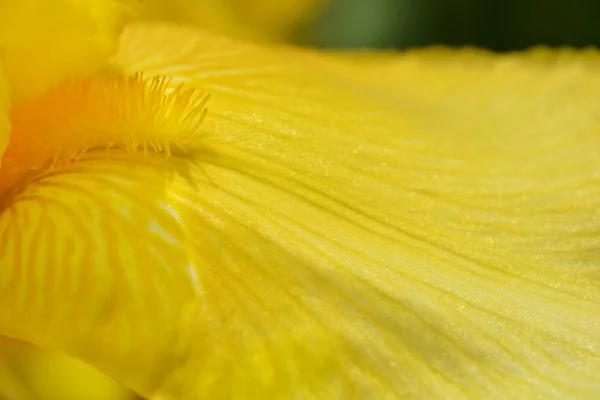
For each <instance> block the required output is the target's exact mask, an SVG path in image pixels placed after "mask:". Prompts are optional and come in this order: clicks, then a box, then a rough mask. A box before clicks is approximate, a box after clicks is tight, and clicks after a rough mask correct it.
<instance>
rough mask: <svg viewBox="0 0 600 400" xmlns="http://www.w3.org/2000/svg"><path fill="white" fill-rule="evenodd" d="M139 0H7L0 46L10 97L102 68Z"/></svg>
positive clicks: (0, 9) (1, 9)
mask: <svg viewBox="0 0 600 400" xmlns="http://www.w3.org/2000/svg"><path fill="white" fill-rule="evenodd" d="M137 3H138V0H8V1H3V2H2V3H0V51H1V54H2V63H3V64H4V69H5V72H6V74H7V77H8V80H9V82H10V85H11V91H12V96H13V98H16V99H20V98H24V97H29V96H32V95H35V94H39V93H41V92H42V91H44V90H45V89H47V88H48V87H50V86H53V85H56V84H57V83H59V82H60V81H62V80H63V79H66V78H68V77H73V76H81V75H85V74H88V73H91V72H94V71H96V70H97V69H99V68H102V67H103V65H104V64H105V62H106V60H107V59H108V57H109V56H110V55H111V54H112V53H113V51H114V50H115V47H116V45H117V40H118V36H119V34H120V32H121V30H122V28H123V26H124V24H125V22H126V21H128V20H129V19H131V17H132V15H133V11H134V8H135V5H136V4H137Z"/></svg>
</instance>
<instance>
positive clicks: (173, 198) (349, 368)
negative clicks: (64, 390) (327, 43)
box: [0, 25, 600, 399]
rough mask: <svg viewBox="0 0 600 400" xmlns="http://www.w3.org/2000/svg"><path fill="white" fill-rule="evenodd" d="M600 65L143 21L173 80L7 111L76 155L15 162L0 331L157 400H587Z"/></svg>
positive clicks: (598, 202)
mask: <svg viewBox="0 0 600 400" xmlns="http://www.w3.org/2000/svg"><path fill="white" fill-rule="evenodd" d="M599 59H600V57H599V56H597V55H596V53H581V52H579V53H576V52H571V51H564V52H555V53H547V52H545V51H543V50H540V51H538V52H536V53H532V54H516V55H506V56H492V55H490V54H486V53H482V52H476V51H456V52H448V51H442V50H431V51H425V52H415V53H407V54H404V55H401V56H392V55H382V56H380V57H379V59H378V60H377V62H374V61H373V60H369V59H368V58H366V57H365V56H362V55H331V54H327V55H319V54H317V53H312V52H305V51H302V50H295V49H287V48H274V47H262V46H258V45H251V44H244V43H240V42H235V41H230V40H226V39H222V38H219V37H216V36H211V35H207V34H202V33H199V32H196V31H194V30H191V29H190V30H187V29H182V28H174V27H169V26H162V27H161V26H157V25H139V26H133V27H131V28H129V29H128V30H127V31H126V33H125V35H124V37H123V43H122V47H121V50H120V52H119V54H118V55H117V56H116V58H115V59H114V63H115V65H116V66H118V67H119V68H120V69H121V70H124V71H127V72H131V73H133V72H135V71H144V72H145V74H146V76H147V77H150V76H153V75H168V76H171V77H172V80H171V81H170V82H165V83H164V85H157V84H153V83H152V81H150V83H147V84H144V83H143V82H141V81H140V80H139V79H137V78H131V79H130V80H127V79H125V80H123V79H122V78H119V79H121V81H120V82H129V84H122V85H120V86H119V85H117V86H118V87H119V89H117V90H118V92H117V93H116V94H115V92H110V93H113V94H112V95H111V96H110V98H111V99H113V101H108V102H107V101H95V102H94V101H90V99H93V98H95V96H93V97H92V98H88V97H86V94H87V93H89V92H88V91H87V90H82V87H85V85H72V86H70V87H66V88H64V90H63V89H61V90H58V91H56V92H54V93H49V94H48V96H47V97H46V98H45V99H40V100H38V101H36V102H34V103H31V104H26V105H23V106H22V107H23V108H19V109H16V110H14V112H13V123H14V124H15V132H21V133H19V134H18V137H22V138H28V137H29V138H35V136H34V135H32V132H35V131H36V130H37V131H39V132H46V133H48V132H51V134H50V135H49V137H50V138H54V139H55V140H56V143H57V148H61V149H62V148H63V147H65V146H66V148H68V149H69V150H68V151H67V152H64V151H63V150H59V151H58V152H59V153H60V154H63V155H64V154H68V155H69V156H68V157H66V159H67V161H68V162H65V161H64V160H65V157H64V156H60V157H58V159H59V160H63V161H61V162H59V163H54V162H52V160H51V159H49V158H48V157H49V154H51V151H50V147H49V146H50V144H51V142H45V143H43V144H42V145H41V146H38V147H36V146H27V145H26V142H27V140H25V139H23V140H22V143H21V144H19V145H14V146H12V144H11V148H9V149H8V150H7V153H6V155H5V158H6V159H10V160H11V161H10V165H13V166H15V169H13V171H14V172H15V174H17V175H15V176H19V178H18V179H15V180H11V179H9V178H6V180H5V181H3V186H2V190H3V192H2V194H0V196H1V197H0V199H1V202H0V207H1V208H0V209H1V214H0V240H1V241H0V265H2V268H1V269H0V304H10V307H0V331H1V332H3V333H5V334H7V335H11V336H14V337H19V338H22V339H25V340H28V341H31V342H33V343H36V344H40V345H49V346H52V347H58V348H61V349H64V350H65V351H67V352H68V353H69V354H71V355H73V356H76V357H79V358H82V359H84V360H86V361H87V362H90V363H91V364H93V365H94V366H96V367H98V368H100V369H102V370H103V371H105V372H107V373H109V374H111V375H113V376H115V377H117V378H118V379H119V380H121V381H123V382H124V383H125V384H127V385H129V386H130V387H132V388H134V389H136V390H138V391H140V392H141V393H142V394H143V395H145V396H149V397H150V396H156V397H157V398H160V399H198V398H209V399H212V398H223V399H225V398H257V399H263V398H275V399H290V398H318V399H342V398H376V399H395V398H493V399H506V398H557V399H564V398H596V397H597V396H598V395H600V383H599V382H598V380H597V376H598V374H599V373H600V348H599V346H600V309H599V308H598V306H597V304H598V301H599V300H600V298H599V297H600V292H599V289H600V288H599V286H600V282H599V279H600V274H599V265H598V263H599V261H598V251H597V247H598V228H599V225H598V224H599V223H598V221H599V217H600V216H599V215H598V214H599V213H600V211H599V210H600V207H599V206H600V186H599V185H598V179H599V178H600V168H599V167H600V165H599V164H600V158H599V157H598V152H597V151H596V148H597V147H598V144H599V141H600V137H599V136H598V127H599V124H598V119H597V105H596V103H597V97H598V93H599V91H600V79H599V78H598V74H597V68H596V66H597V64H598V60H599ZM155 82H161V81H160V80H159V81H155ZM181 83H184V84H186V85H187V86H188V87H190V88H195V90H197V92H196V91H194V90H192V92H185V91H184V90H183V89H175V88H176V87H177V85H179V84H181ZM98 85H99V87H102V85H106V86H105V87H107V88H111V87H112V88H114V85H112V86H111V85H110V82H108V83H107V82H104V83H103V82H102V81H100V82H99V83H98ZM170 89H174V91H171V90H170ZM111 90H113V89H111ZM203 92H208V93H210V95H211V99H210V101H209V103H208V114H207V115H206V118H205V119H204V121H203V122H202V124H199V122H200V120H201V117H202V115H203V112H204V111H203V110H204V101H205V97H204V95H203V94H202V93H203ZM136 93H138V94H139V95H138V96H136V95H135V94H136ZM185 93H188V94H187V95H186V94H185ZM53 96H54V97H53ZM169 96H171V97H169ZM53 99H54V100H58V99H60V100H61V102H62V103H61V104H66V105H67V109H66V110H65V111H64V112H65V118H60V119H52V118H46V117H44V118H40V119H39V120H38V119H36V118H35V116H36V115H39V113H37V112H33V110H39V107H40V104H46V103H44V102H52V100H53ZM133 99H136V100H135V101H134V100H133ZM161 99H162V100H161ZM169 99H170V100H169ZM84 100H86V101H84ZM156 102H163V103H162V105H161V107H159V108H158V109H159V110H163V111H162V112H159V113H153V112H151V110H153V108H152V107H154V105H155V104H156ZM79 103H85V104H92V105H93V107H92V110H91V111H90V109H88V108H86V107H82V106H79ZM168 104H173V106H172V107H167V106H166V105H168ZM149 110H150V111H149ZM81 115H85V116H86V117H85V118H80V116H81ZM91 115H96V119H93V118H90V117H89V116H91ZM27 116H33V117H31V118H29V119H27V118H26V117H27ZM67 117H68V118H67ZM189 121H192V122H189ZM65 130H68V132H69V133H70V134H69V135H65V134H63V133H61V132H62V131H65ZM90 132H93V134H90ZM124 138H133V139H134V140H133V141H130V140H124ZM31 140H32V139H31ZM77 140H79V142H77ZM145 141H147V142H148V143H156V142H157V141H158V143H169V144H171V145H172V146H171V147H170V151H169V152H167V151H166V150H165V148H166V147H165V146H159V145H156V146H154V147H152V146H150V148H149V150H148V152H147V154H145V153H144V152H140V149H142V148H143V146H141V145H132V144H131V143H134V144H135V143H138V142H139V143H144V142H145ZM17 143H18V142H17ZM67 145H68V146H67ZM72 149H84V150H82V151H72ZM109 149H110V150H109ZM167 153H170V156H169V154H167ZM29 155H35V157H38V158H39V161H40V162H38V163H33V164H32V163H31V160H32V159H35V157H34V156H29ZM42 161H43V162H42ZM23 166H25V168H24V167H23ZM29 170H31V171H33V172H32V173H31V174H29V173H28V172H27V171H29Z"/></svg>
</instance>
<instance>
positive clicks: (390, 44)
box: [298, 0, 600, 51]
mask: <svg viewBox="0 0 600 400" xmlns="http://www.w3.org/2000/svg"><path fill="white" fill-rule="evenodd" d="M298 38H299V41H300V42H304V43H311V44H313V45H314V44H316V45H318V46H322V47H336V48H364V47H370V48H398V49H405V48H411V47H420V46H425V45H432V44H445V45H452V46H463V45H471V46H478V47H485V48H488V49H492V50H497V51H510V50H520V49H525V48H528V47H531V46H534V45H549V46H567V45H568V46H576V47H585V46H591V45H593V46H600V0H564V1H556V0H333V1H332V2H331V3H330V4H328V5H327V6H326V7H325V9H324V10H323V12H322V13H321V14H320V15H319V16H318V17H317V19H316V20H314V21H313V22H312V23H311V24H310V25H309V26H306V27H304V28H303V29H302V30H301V31H300V32H299V36H298Z"/></svg>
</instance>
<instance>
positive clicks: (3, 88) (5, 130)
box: [0, 63, 10, 159]
mask: <svg viewBox="0 0 600 400" xmlns="http://www.w3.org/2000/svg"><path fill="white" fill-rule="evenodd" d="M9 103H10V93H9V88H8V81H7V79H6V75H5V74H4V70H3V68H2V65H1V63H0V159H2V154H4V150H5V149H6V146H8V138H9V136H10V121H9V117H8V108H9Z"/></svg>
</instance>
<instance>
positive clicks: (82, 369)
mask: <svg viewBox="0 0 600 400" xmlns="http://www.w3.org/2000/svg"><path fill="white" fill-rule="evenodd" d="M0 396H1V398H6V399H18V400H56V399H60V400H82V399H85V400H126V399H133V398H134V397H133V395H132V393H131V392H128V391H127V390H125V389H124V388H123V387H122V386H120V385H119V384H117V383H116V382H115V381H114V380H112V379H110V378H109V377H107V376H105V375H103V374H101V373H99V372H98V371H96V370H95V369H93V368H91V367H90V366H88V365H86V364H83V363H82V362H81V361H77V360H74V359H72V358H69V357H66V356H64V355H61V354H58V353H56V352H54V351H48V350H42V349H38V348H34V347H32V346H28V345H27V344H25V343H22V342H16V341H11V340H8V339H7V338H5V337H0Z"/></svg>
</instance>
